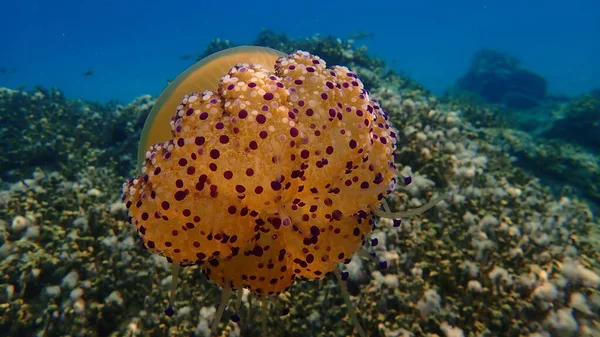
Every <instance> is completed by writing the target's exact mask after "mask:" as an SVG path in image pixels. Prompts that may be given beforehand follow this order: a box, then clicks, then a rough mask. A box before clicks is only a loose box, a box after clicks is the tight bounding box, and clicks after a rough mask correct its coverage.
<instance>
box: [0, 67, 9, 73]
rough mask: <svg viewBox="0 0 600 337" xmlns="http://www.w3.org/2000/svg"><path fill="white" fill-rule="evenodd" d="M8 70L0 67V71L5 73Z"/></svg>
mask: <svg viewBox="0 0 600 337" xmlns="http://www.w3.org/2000/svg"><path fill="white" fill-rule="evenodd" d="M7 72H8V70H6V68H4V67H2V68H0V73H3V74H6V73H7Z"/></svg>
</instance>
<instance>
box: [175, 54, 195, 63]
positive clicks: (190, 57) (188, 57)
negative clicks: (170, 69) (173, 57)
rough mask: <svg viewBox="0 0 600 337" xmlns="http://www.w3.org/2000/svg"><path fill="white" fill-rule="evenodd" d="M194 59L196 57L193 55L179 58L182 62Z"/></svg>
mask: <svg viewBox="0 0 600 337" xmlns="http://www.w3.org/2000/svg"><path fill="white" fill-rule="evenodd" d="M193 57H194V56H193V55H191V54H184V55H181V56H179V59H180V60H182V61H185V60H190V59H192V58H193Z"/></svg>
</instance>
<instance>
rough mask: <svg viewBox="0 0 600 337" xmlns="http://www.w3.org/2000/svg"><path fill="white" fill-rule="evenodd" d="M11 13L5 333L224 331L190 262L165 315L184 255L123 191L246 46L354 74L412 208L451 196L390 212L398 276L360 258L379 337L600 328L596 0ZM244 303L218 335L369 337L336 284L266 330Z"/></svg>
mask: <svg viewBox="0 0 600 337" xmlns="http://www.w3.org/2000/svg"><path fill="white" fill-rule="evenodd" d="M0 5H1V7H0V8H2V14H3V15H2V17H3V19H2V20H0V28H1V29H2V31H3V32H4V33H3V34H1V35H0V50H1V52H0V139H1V141H0V336H208V335H209V331H210V330H209V328H210V325H211V323H212V320H213V318H214V317H215V311H216V306H217V304H218V303H219V297H220V289H219V287H217V286H215V285H214V284H212V283H211V282H209V281H208V280H206V277H205V275H203V273H202V272H201V270H200V268H198V267H196V266H192V267H189V268H184V269H183V271H182V272H181V274H180V281H179V287H178V292H177V297H176V301H175V304H176V309H177V310H176V313H175V315H174V316H173V317H168V316H166V315H165V314H164V309H165V308H166V307H167V305H168V292H169V289H170V288H169V286H170V284H172V282H173V279H172V276H170V275H171V274H170V269H171V268H170V266H169V264H168V262H167V261H166V260H165V258H163V257H160V256H158V255H156V254H152V252H151V251H149V250H146V249H144V245H143V244H142V242H141V240H140V237H139V235H138V233H137V230H136V228H135V226H133V225H131V224H130V223H129V222H128V220H129V219H128V216H127V212H126V211H127V207H126V204H125V203H124V202H123V201H122V199H121V194H122V185H123V183H124V182H125V181H126V179H128V178H131V177H135V176H138V175H140V172H139V168H138V167H137V158H136V156H137V152H138V141H139V140H140V136H141V133H142V128H143V126H144V123H145V121H146V117H147V116H148V114H149V113H150V111H151V110H152V108H153V107H154V104H155V102H156V99H157V97H158V96H159V95H160V93H161V92H162V90H163V89H164V88H165V87H166V86H167V85H168V84H169V83H170V82H171V81H173V79H174V78H175V77H177V75H179V74H180V73H181V72H183V71H184V70H185V69H187V68H188V67H189V66H191V65H193V64H194V63H195V62H197V61H199V60H201V59H202V58H204V57H206V56H208V55H211V54H212V53H214V52H218V51H220V50H224V49H226V48H231V47H234V46H238V45H258V46H265V47H271V48H274V49H276V50H279V51H282V52H284V53H286V54H287V53H292V52H294V51H296V50H299V49H300V50H304V51H308V52H310V53H311V54H314V55H318V56H320V57H321V58H322V59H323V60H324V61H325V62H327V66H328V67H331V66H334V65H341V66H347V67H348V68H349V69H350V70H352V71H353V72H355V73H356V74H357V76H358V78H359V79H360V80H361V81H362V83H363V84H364V86H365V88H366V89H367V90H368V92H369V94H370V95H371V97H372V98H375V99H377V100H378V102H379V105H380V106H381V107H382V108H383V109H385V111H386V114H387V116H389V120H390V124H391V126H392V128H393V129H394V131H395V133H396V134H397V135H398V137H397V139H398V140H397V143H396V147H397V149H396V157H395V159H396V160H395V162H396V164H397V166H398V171H400V172H401V173H402V174H403V175H405V176H411V177H412V183H411V184H409V185H406V186H405V185H404V184H400V185H401V186H400V185H399V186H398V187H397V189H396V190H395V191H394V192H393V193H391V194H390V195H388V197H387V200H388V202H389V204H390V205H391V206H392V209H393V210H407V209H412V208H416V207H419V206H422V205H424V204H426V203H427V202H428V201H429V200H432V199H433V198H434V197H437V196H439V195H442V194H443V193H444V192H451V193H452V195H451V197H449V198H448V199H446V200H444V201H442V202H441V203H439V204H438V205H437V206H436V207H434V208H433V209H431V210H429V211H427V212H425V213H423V214H420V215H417V216H415V217H411V218H407V219H403V221H402V222H401V223H398V222H397V221H392V220H390V219H384V218H378V219H376V227H377V229H376V230H375V231H374V232H373V234H372V235H371V237H370V239H376V241H375V242H373V241H369V243H370V245H367V246H368V247H367V248H366V250H367V251H368V252H369V253H373V254H375V256H376V260H378V261H380V262H381V261H386V263H387V268H380V267H381V264H378V263H376V262H373V261H371V260H370V259H368V258H362V257H359V256H358V255H355V256H354V257H353V258H352V260H350V261H348V263H347V264H342V265H341V267H340V269H342V270H343V271H345V272H347V275H348V276H347V277H348V281H347V282H348V283H347V287H348V292H349V293H350V295H351V300H352V302H353V307H354V309H355V311H356V313H357V316H358V321H359V322H360V324H361V325H362V328H363V329H364V331H365V332H366V335H367V336H371V337H373V336H378V337H380V336H381V337H383V336H385V337H394V336H446V337H454V336H457V337H458V336H532V337H533V336H535V337H538V336H542V337H543V336H559V337H563V336H564V337H567V336H591V337H593V336H600V319H599V314H600V276H599V274H600V262H599V259H600V252H599V247H600V227H599V226H600V224H599V221H598V218H597V212H598V210H599V208H598V207H599V205H600V187H599V185H600V184H599V183H600V154H599V153H600V61H598V60H600V44H599V43H598V36H600V23H599V21H598V20H597V13H599V12H600V3H598V2H597V1H591V0H590V1H587V0H586V1H584V0H579V1H570V2H564V1H538V0H535V1H466V0H463V1H412V2H405V1H398V2H391V1H375V2H372V3H368V2H367V3H365V2H359V1H354V0H353V1H313V0H307V1H303V2H261V3H257V2H241V1H230V2H227V3H224V2H221V1H194V2H192V1H177V2H166V1H137V0H132V1H121V2H117V1H28V2H17V1H2V2H0ZM223 75H224V74H223ZM175 112H176V111H173V113H175ZM374 243H375V244H374ZM242 297H243V298H241V303H242V304H241V309H239V312H240V316H241V320H240V321H239V322H233V321H229V317H230V316H231V315H232V311H231V308H228V309H227V310H226V312H225V315H224V318H223V320H222V321H221V324H220V326H219V327H220V329H219V330H218V333H219V334H220V336H332V337H333V336H359V335H358V333H357V332H356V331H355V330H353V325H352V322H351V320H350V316H349V314H348V310H347V309H348V307H347V305H346V303H345V301H344V299H343V297H342V294H341V292H340V289H339V287H338V284H337V282H336V281H335V278H334V277H333V276H329V277H327V278H325V279H324V282H323V284H322V287H321V288H320V287H319V285H318V284H317V282H306V281H300V280H299V281H297V282H296V284H295V285H294V286H293V287H291V288H290V289H289V291H288V292H285V293H283V294H282V295H280V296H279V297H278V302H279V303H278V304H277V305H272V306H271V307H270V309H269V310H270V311H269V319H268V321H267V325H268V329H266V331H267V332H265V329H264V326H262V324H263V323H262V319H263V318H262V317H263V316H262V315H263V314H262V313H261V310H260V308H259V307H260V304H259V300H258V299H257V298H256V297H253V296H249V294H248V293H244V294H243V296H242ZM233 298H236V297H235V296H233ZM281 308H288V309H289V313H288V314H286V315H282V317H279V316H280V312H281Z"/></svg>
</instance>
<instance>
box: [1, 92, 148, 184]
mask: <svg viewBox="0 0 600 337" xmlns="http://www.w3.org/2000/svg"><path fill="white" fill-rule="evenodd" d="M152 106H153V102H152V101H151V97H150V96H142V97H139V98H138V99H136V100H135V101H133V102H131V103H129V104H127V105H125V106H123V105H120V104H117V103H115V102H109V103H106V104H98V103H92V102H83V101H81V100H69V99H67V98H65V97H64V95H63V94H62V92H61V91H60V90H58V89H46V88H42V87H36V88H34V89H33V90H30V91H25V90H22V91H19V90H11V89H7V88H0V124H2V128H0V137H1V138H2V142H0V153H2V155H1V156H0V166H1V167H2V171H1V172H0V179H2V180H6V181H15V180H19V179H25V178H29V177H31V174H32V173H33V171H34V170H35V169H36V168H38V167H39V168H43V169H45V170H48V171H52V170H58V171H60V172H61V173H62V174H63V175H65V176H66V177H68V178H71V179H72V178H74V177H75V175H76V174H77V173H78V172H81V170H82V169H84V168H85V167H87V166H88V165H99V166H100V165H101V166H105V167H106V166H113V167H114V168H115V169H117V170H118V171H119V173H120V174H121V175H122V176H126V175H129V174H130V170H131V168H132V166H131V164H132V163H133V160H134V159H135V147H136V144H137V140H135V137H132V136H133V135H135V134H136V133H137V135H138V136H139V133H140V130H141V128H142V126H143V124H144V121H145V120H146V116H147V115H148V113H149V112H150V109H151V108H152Z"/></svg>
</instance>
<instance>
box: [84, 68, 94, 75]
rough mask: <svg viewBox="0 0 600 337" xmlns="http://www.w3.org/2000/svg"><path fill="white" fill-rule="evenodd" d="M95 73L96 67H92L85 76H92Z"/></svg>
mask: <svg viewBox="0 0 600 337" xmlns="http://www.w3.org/2000/svg"><path fill="white" fill-rule="evenodd" d="M93 74H94V69H90V70H88V71H86V72H85V73H83V76H92V75H93Z"/></svg>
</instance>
